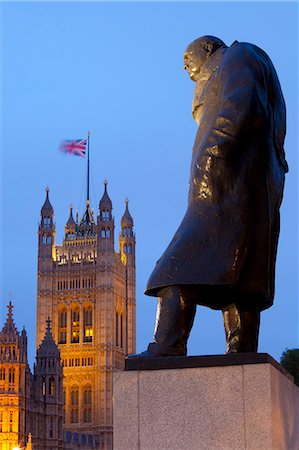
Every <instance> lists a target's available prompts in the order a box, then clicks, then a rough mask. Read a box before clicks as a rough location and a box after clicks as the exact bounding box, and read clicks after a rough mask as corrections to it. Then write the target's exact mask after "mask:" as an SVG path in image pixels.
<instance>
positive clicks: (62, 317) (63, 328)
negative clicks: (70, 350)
mask: <svg viewBox="0 0 299 450" xmlns="http://www.w3.org/2000/svg"><path fill="white" fill-rule="evenodd" d="M66 332H67V310H66V308H65V307H63V308H62V309H61V310H60V311H59V313H58V336H59V337H58V343H59V344H66Z"/></svg>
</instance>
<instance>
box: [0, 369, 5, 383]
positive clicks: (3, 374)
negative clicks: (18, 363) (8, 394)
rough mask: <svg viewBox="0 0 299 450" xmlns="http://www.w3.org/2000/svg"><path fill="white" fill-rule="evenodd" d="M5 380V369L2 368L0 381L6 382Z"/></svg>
mask: <svg viewBox="0 0 299 450" xmlns="http://www.w3.org/2000/svg"><path fill="white" fill-rule="evenodd" d="M4 380H5V368H4V367H0V381H4Z"/></svg>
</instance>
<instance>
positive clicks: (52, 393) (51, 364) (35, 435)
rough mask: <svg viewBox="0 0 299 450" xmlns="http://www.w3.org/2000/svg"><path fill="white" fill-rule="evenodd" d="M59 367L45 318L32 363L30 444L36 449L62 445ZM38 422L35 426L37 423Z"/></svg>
mask: <svg viewBox="0 0 299 450" xmlns="http://www.w3.org/2000/svg"><path fill="white" fill-rule="evenodd" d="M62 371H63V367H62V365H61V363H60V352H59V349H58V347H57V345H56V343H55V342H54V339H53V336H52V333H51V320H50V319H49V318H48V320H47V328H46V334H45V337H44V339H43V341H42V343H41V344H40V346H39V348H38V350H37V353H36V364H35V366H34V394H33V398H34V401H35V404H36V411H35V414H34V416H33V417H32V420H31V424H30V425H31V430H32V445H33V448H34V449H36V450H46V449H53V448H55V449H57V450H60V449H62V448H63V435H62V420H63V409H62V408H63V398H62V379H63V373H62ZM38 424H39V429H37V428H36V427H37V425H38Z"/></svg>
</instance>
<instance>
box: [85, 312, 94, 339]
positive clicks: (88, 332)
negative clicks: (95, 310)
mask: <svg viewBox="0 0 299 450" xmlns="http://www.w3.org/2000/svg"><path fill="white" fill-rule="evenodd" d="M92 336H93V328H92V307H91V306H87V307H86V308H84V341H85V342H92Z"/></svg>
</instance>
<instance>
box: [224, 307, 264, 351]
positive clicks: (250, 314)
mask: <svg viewBox="0 0 299 450" xmlns="http://www.w3.org/2000/svg"><path fill="white" fill-rule="evenodd" d="M222 314H223V320H224V329H225V335H226V353H244V352H257V348H258V336H259V327H260V312H259V311H258V310H257V309H255V308H248V307H244V306H242V305H240V304H238V303H232V304H231V305H228V306H226V307H225V308H223V309H222Z"/></svg>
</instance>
